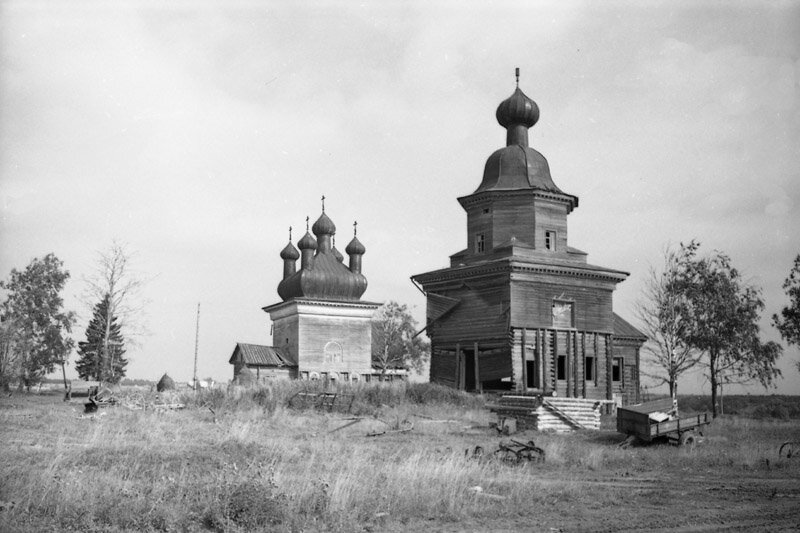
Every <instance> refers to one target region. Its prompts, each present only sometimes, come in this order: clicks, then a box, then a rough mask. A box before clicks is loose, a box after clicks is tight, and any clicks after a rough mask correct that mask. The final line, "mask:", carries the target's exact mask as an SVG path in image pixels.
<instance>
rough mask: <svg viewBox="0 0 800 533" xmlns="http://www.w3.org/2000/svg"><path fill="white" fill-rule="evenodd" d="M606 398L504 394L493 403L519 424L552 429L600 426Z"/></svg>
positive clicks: (503, 416)
mask: <svg viewBox="0 0 800 533" xmlns="http://www.w3.org/2000/svg"><path fill="white" fill-rule="evenodd" d="M602 405H603V402H601V401H596V400H586V399H581V398H553V397H542V396H525V395H503V396H502V397H501V398H500V400H499V402H498V404H497V405H494V406H492V407H491V410H492V411H494V412H495V413H497V416H498V418H514V419H516V420H517V428H520V429H534V430H539V431H542V430H552V431H559V432H567V431H574V430H576V429H592V430H598V429H600V408H601V406H602Z"/></svg>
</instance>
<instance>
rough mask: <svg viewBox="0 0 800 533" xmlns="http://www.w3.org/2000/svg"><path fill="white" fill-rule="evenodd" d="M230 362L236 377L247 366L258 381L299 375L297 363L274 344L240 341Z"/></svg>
mask: <svg viewBox="0 0 800 533" xmlns="http://www.w3.org/2000/svg"><path fill="white" fill-rule="evenodd" d="M228 362H229V363H230V364H232V365H233V377H234V379H236V376H238V375H239V372H240V371H241V370H242V368H245V367H246V368H248V369H249V370H250V371H251V372H252V374H253V376H254V378H255V380H256V382H257V383H263V382H264V381H267V380H271V379H288V378H296V377H297V363H296V362H294V361H292V360H291V359H290V358H289V357H288V356H287V354H285V353H283V352H282V350H280V349H278V348H274V347H272V346H262V345H260V344H245V343H243V342H239V343H237V344H236V348H234V349H233V353H232V354H231V358H230V359H229V360H228Z"/></svg>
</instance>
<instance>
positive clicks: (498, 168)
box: [473, 69, 578, 210]
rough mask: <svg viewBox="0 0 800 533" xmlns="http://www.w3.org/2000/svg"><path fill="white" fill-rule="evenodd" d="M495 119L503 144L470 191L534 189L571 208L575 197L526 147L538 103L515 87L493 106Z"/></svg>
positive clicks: (537, 109) (537, 111)
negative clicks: (503, 136)
mask: <svg viewBox="0 0 800 533" xmlns="http://www.w3.org/2000/svg"><path fill="white" fill-rule="evenodd" d="M496 116H497V122H499V123H500V125H501V126H503V127H504V128H506V130H507V132H506V146H505V147H504V148H501V149H499V150H497V151H495V152H494V153H493V154H492V155H490V156H489V158H488V159H487V160H486V166H485V167H484V169H483V180H482V181H481V184H480V185H479V186H478V188H477V189H476V190H475V192H474V193H473V194H476V193H479V192H484V191H513V190H525V189H529V190H531V189H532V190H537V191H544V192H548V193H554V194H558V195H563V196H565V197H567V199H568V201H569V203H570V205H571V207H570V210H572V208H574V207H577V205H578V197H577V196H573V195H571V194H567V193H565V192H564V191H562V190H561V189H559V188H558V187H557V186H556V184H555V183H554V182H553V178H552V176H551V175H550V165H549V164H548V163H547V159H545V157H544V156H543V155H542V154H540V153H539V152H537V151H536V150H534V149H533V148H531V147H530V146H528V128H530V127H532V126H533V125H534V124H536V122H537V121H538V120H539V106H537V105H536V102H534V101H533V100H531V99H530V98H528V97H527V96H526V95H525V93H523V92H522V90H520V88H519V69H517V88H516V90H515V91H514V94H512V95H511V96H509V97H508V98H506V99H505V100H503V101H502V102H501V103H500V105H499V106H498V107H497V113H496Z"/></svg>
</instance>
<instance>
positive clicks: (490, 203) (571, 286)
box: [411, 71, 646, 403]
mask: <svg viewBox="0 0 800 533" xmlns="http://www.w3.org/2000/svg"><path fill="white" fill-rule="evenodd" d="M496 116H497V121H498V122H499V123H500V125H501V126H502V127H503V128H505V129H506V146H505V147H503V148H500V149H499V150H497V151H495V152H494V153H493V154H491V155H490V156H489V158H488V160H487V161H486V165H485V167H484V171H483V180H482V181H481V182H480V184H479V185H478V188H477V189H475V191H474V192H473V193H472V194H468V195H466V196H462V197H460V198H458V202H459V203H460V204H461V206H462V207H463V209H464V210H465V211H466V213H467V242H466V248H465V249H463V250H461V251H459V252H456V253H455V254H453V255H451V256H450V266H449V267H447V268H443V269H440V270H434V271H432V272H426V273H424V274H417V275H415V276H412V278H411V279H412V281H413V282H414V283H415V284H416V285H417V286H418V287H419V288H420V289H421V290H422V291H423V293H424V294H425V295H426V299H427V325H426V331H427V335H428V337H429V338H430V340H431V366H430V380H431V381H432V382H437V383H441V384H444V385H448V386H451V387H454V388H457V389H464V390H483V389H504V388H505V389H512V390H515V391H518V392H531V393H539V394H544V395H548V396H550V395H554V394H555V395H557V396H559V397H574V398H587V399H601V400H616V401H618V402H623V403H634V402H637V401H638V399H639V398H638V393H639V351H640V348H641V346H642V344H643V343H644V341H645V340H646V337H645V336H644V335H643V334H642V333H641V332H639V331H638V330H637V329H636V328H634V327H633V326H632V325H631V324H629V323H628V322H626V321H625V320H624V319H623V318H621V317H620V316H619V315H617V314H615V313H614V311H613V308H612V301H613V295H614V289H615V288H616V286H617V284H618V283H620V282H622V281H624V280H625V279H626V278H627V277H628V273H626V272H622V271H619V270H615V269H611V268H606V267H602V266H597V265H593V264H591V263H589V262H588V260H587V254H586V252H582V251H581V250H578V249H576V248H573V247H572V246H570V245H569V239H568V231H567V230H568V224H567V219H568V217H569V215H570V213H572V211H573V210H574V209H576V208H577V207H578V197H577V196H575V195H572V194H569V193H567V192H565V191H563V190H561V189H560V188H559V187H558V186H557V185H556V184H555V182H554V181H553V177H552V176H551V173H550V167H549V165H548V163H547V160H546V159H545V157H544V156H543V155H542V154H540V153H539V152H537V151H536V150H534V149H533V148H531V147H530V146H529V143H528V129H529V128H531V127H533V125H534V124H536V122H537V121H538V120H539V108H538V106H537V105H536V103H535V102H534V101H533V100H531V99H530V98H528V97H527V96H526V95H525V94H524V93H523V92H522V91H521V90H520V88H519V71H517V88H516V90H515V91H514V93H513V94H512V95H511V96H510V97H509V98H507V99H506V100H504V101H503V102H501V103H500V105H499V107H498V108H497V112H496Z"/></svg>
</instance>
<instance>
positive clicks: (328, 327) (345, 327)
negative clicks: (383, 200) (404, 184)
mask: <svg viewBox="0 0 800 533" xmlns="http://www.w3.org/2000/svg"><path fill="white" fill-rule="evenodd" d="M356 229H357V228H356V224H355V223H354V224H353V239H352V240H351V241H350V242H349V243H348V245H347V247H346V248H345V253H346V254H347V255H348V256H349V262H348V264H347V265H345V263H344V256H343V255H342V254H341V253H340V252H339V250H337V249H336V245H335V242H334V236H335V235H336V225H335V224H334V223H333V221H332V220H331V219H330V217H328V215H327V214H326V213H325V197H324V196H323V197H322V214H321V215H320V216H319V218H318V219H317V221H316V222H314V224H313V226H312V227H311V230H310V231H309V228H308V218H307V219H306V233H305V235H304V236H303V237H302V238H301V239H300V240H299V241H298V243H297V247H295V246H294V244H293V243H292V237H291V228H290V230H289V243H288V244H287V245H286V246H285V247H284V248H283V250H281V253H280V257H281V259H282V260H283V279H282V280H281V281H280V283H279V284H278V295H279V296H280V298H281V300H282V301H280V302H278V303H275V304H272V305H269V306H267V307H264V308H263V310H264V311H265V312H267V313H269V316H270V318H271V319H272V341H273V345H272V346H262V345H256V344H245V343H238V344H237V345H236V347H235V348H234V351H233V354H231V357H230V359H229V361H228V362H229V363H230V364H231V365H233V374H234V382H241V381H242V380H241V376H240V373H241V372H247V373H250V374H251V375H252V376H253V378H254V379H255V381H256V382H264V381H268V380H271V379H308V380H317V379H319V380H323V381H360V380H363V381H370V380H371V379H378V378H382V379H394V378H402V377H404V376H405V372H404V371H401V370H397V371H392V372H389V374H388V376H387V375H386V373H385V372H384V373H381V372H380V371H379V370H376V369H374V368H373V367H372V316H373V314H374V313H375V310H376V309H377V308H378V307H379V306H380V304H379V303H375V302H366V301H363V300H361V296H362V295H363V294H364V291H366V289H367V278H366V277H365V276H364V274H363V273H362V271H361V267H362V258H363V256H364V254H365V253H366V248H365V247H364V245H363V244H362V243H361V241H359V240H358V237H357V235H356ZM312 233H313V235H312ZM298 248H299V250H298ZM298 260H300V268H299V269H298V265H297V261H298Z"/></svg>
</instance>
